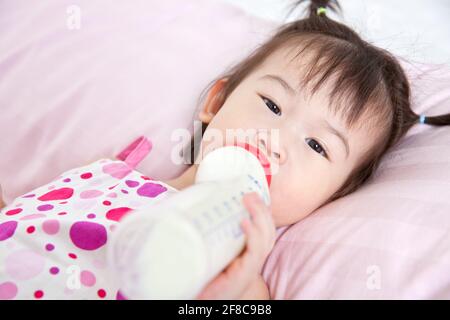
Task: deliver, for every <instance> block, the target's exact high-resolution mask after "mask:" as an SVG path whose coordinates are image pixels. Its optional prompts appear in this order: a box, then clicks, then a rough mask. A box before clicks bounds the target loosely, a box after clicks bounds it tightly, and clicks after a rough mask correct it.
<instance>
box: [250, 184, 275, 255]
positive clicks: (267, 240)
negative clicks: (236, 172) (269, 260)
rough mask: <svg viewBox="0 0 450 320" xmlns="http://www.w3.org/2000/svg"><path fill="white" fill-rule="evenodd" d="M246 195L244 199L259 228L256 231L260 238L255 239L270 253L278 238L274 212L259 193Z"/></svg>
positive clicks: (253, 222) (256, 226) (253, 221)
mask: <svg viewBox="0 0 450 320" xmlns="http://www.w3.org/2000/svg"><path fill="white" fill-rule="evenodd" d="M246 196H247V197H246V198H245V199H244V203H245V206H246V208H247V210H248V212H249V214H250V216H251V217H252V224H253V225H254V226H255V228H256V230H257V231H256V233H259V236H258V239H257V240H255V241H257V242H258V244H259V246H258V247H261V249H262V250H263V251H264V252H265V254H268V252H266V251H270V250H271V249H272V247H273V245H274V243H275V238H276V228H275V224H274V221H273V217H272V213H271V212H270V208H268V207H267V206H266V205H265V204H264V202H263V201H262V199H261V198H260V197H259V195H258V194H256V193H251V194H248V195H246ZM258 247H257V248H258Z"/></svg>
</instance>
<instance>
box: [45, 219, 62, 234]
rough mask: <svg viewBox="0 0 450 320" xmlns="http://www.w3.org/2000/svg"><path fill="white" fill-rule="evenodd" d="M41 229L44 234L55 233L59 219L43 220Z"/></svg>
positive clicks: (57, 229)
mask: <svg viewBox="0 0 450 320" xmlns="http://www.w3.org/2000/svg"><path fill="white" fill-rule="evenodd" d="M42 229H43V230H44V232H45V233H46V234H50V235H53V234H57V233H58V231H59V221H58V220H56V219H51V220H45V221H44V223H43V224H42Z"/></svg>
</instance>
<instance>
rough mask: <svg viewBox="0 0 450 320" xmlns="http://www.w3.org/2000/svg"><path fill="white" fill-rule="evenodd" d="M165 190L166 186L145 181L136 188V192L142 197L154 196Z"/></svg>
mask: <svg viewBox="0 0 450 320" xmlns="http://www.w3.org/2000/svg"><path fill="white" fill-rule="evenodd" d="M166 190H167V188H166V187H164V186H162V185H160V184H157V183H151V182H147V183H144V184H143V185H142V186H141V187H140V188H139V189H138V190H137V194H138V195H140V196H142V197H150V198H154V197H156V196H157V195H159V194H160V193H162V192H164V191H166Z"/></svg>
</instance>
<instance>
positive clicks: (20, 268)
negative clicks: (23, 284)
mask: <svg viewBox="0 0 450 320" xmlns="http://www.w3.org/2000/svg"><path fill="white" fill-rule="evenodd" d="M44 266H45V259H44V257H43V256H42V255H40V254H38V253H36V252H34V251H31V250H29V249H22V250H19V251H16V252H13V253H12V254H10V255H9V256H8V257H7V258H6V260H5V270H6V272H7V273H8V274H9V275H10V276H11V277H12V278H14V279H16V280H28V279H31V278H34V277H35V276H37V275H38V274H39V273H41V272H42V270H44Z"/></svg>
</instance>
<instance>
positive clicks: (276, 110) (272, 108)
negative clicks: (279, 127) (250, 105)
mask: <svg viewBox="0 0 450 320" xmlns="http://www.w3.org/2000/svg"><path fill="white" fill-rule="evenodd" d="M260 97H261V99H263V101H264V103H265V104H266V106H267V107H268V108H269V109H270V111H272V112H273V113H275V114H276V115H278V116H281V109H280V108H278V106H277V105H276V104H275V103H273V101H271V100H270V99H267V98H266V97H263V96H260Z"/></svg>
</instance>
